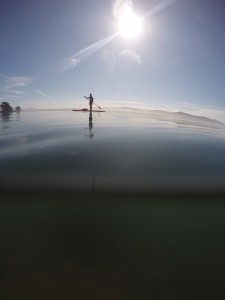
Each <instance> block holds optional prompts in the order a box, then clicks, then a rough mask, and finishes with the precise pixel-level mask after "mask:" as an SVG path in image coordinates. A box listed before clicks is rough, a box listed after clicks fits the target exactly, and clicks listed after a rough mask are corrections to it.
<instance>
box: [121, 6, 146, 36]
mask: <svg viewBox="0 0 225 300" xmlns="http://www.w3.org/2000/svg"><path fill="white" fill-rule="evenodd" d="M118 29H119V33H120V34H121V35H122V36H123V37H125V38H130V39H132V38H136V37H137V36H139V35H140V34H141V32H142V30H143V24H142V19H141V18H139V17H138V16H137V15H136V14H135V13H134V12H133V10H132V8H130V7H125V8H124V9H123V12H122V13H121V14H120V17H119V23H118Z"/></svg>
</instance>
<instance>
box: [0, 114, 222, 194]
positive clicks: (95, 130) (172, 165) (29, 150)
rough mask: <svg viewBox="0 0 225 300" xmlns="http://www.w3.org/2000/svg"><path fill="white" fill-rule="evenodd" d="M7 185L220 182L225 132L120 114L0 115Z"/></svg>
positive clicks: (150, 185)
mask: <svg viewBox="0 0 225 300" xmlns="http://www.w3.org/2000/svg"><path fill="white" fill-rule="evenodd" d="M1 121H2V123H1V127H2V130H1V135H0V164H1V170H0V178H1V182H3V183H4V184H5V185H7V184H9V185H11V184H13V185H20V186H51V187H54V186H55V187H59V186H64V187H67V186H68V187H73V188H78V187H82V188H84V189H91V188H93V183H94V185H95V189H96V190H97V189H99V190H101V189H102V188H122V189H123V188H126V189H133V188H140V189H141V188H143V189H146V188H164V187H176V188H180V187H196V186H197V187H200V186H205V185H206V186H208V187H209V186H214V187H217V186H222V185H223V184H224V180H225V156H224V149H225V138H224V136H223V132H220V131H217V130H213V129H212V130H210V129H207V128H200V127H194V126H192V127H190V126H189V127H187V126H178V125H177V124H175V123H174V122H159V121H158V122H157V121H156V120H152V119H150V118H148V117H147V116H141V115H138V114H137V115H132V114H125V113H115V112H114V113H110V112H108V113H107V112H106V113H93V115H92V119H90V116H89V113H83V112H81V113H80V112H72V111H62V112H60V111H37V112H21V113H20V114H12V115H10V116H8V117H7V116H5V117H4V118H1Z"/></svg>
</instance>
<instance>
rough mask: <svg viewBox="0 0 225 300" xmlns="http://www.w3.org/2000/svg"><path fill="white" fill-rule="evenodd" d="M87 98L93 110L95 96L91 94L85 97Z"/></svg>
mask: <svg viewBox="0 0 225 300" xmlns="http://www.w3.org/2000/svg"><path fill="white" fill-rule="evenodd" d="M85 98H86V99H88V100H89V106H90V111H92V104H93V102H94V98H93V96H92V94H90V95H89V97H85Z"/></svg>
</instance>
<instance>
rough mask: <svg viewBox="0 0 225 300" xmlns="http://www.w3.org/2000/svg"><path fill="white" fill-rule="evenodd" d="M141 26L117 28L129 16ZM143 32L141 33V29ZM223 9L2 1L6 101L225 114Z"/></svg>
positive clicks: (212, 3) (77, 0) (185, 2)
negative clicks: (125, 31) (128, 12)
mask: <svg viewBox="0 0 225 300" xmlns="http://www.w3.org/2000/svg"><path fill="white" fill-rule="evenodd" d="M124 7H129V8H131V9H132V12H133V13H134V14H136V16H137V17H139V20H141V22H142V30H140V33H139V34H137V36H136V37H133V38H128V37H127V36H124V35H122V34H121V32H120V31H119V29H118V24H119V21H120V20H121V19H120V18H121V14H120V13H121V11H122V8H124ZM134 27H135V26H134ZM224 28H225V2H224V0H162V1H159V0H139V1H135V0H133V1H132V0H114V1H113V0H73V1H72V0H38V1H34V0H20V1H16V0H3V1H1V9H0V101H8V102H9V103H10V104H11V105H12V106H16V105H20V106H21V108H32V107H34V108H57V107H59V108H60V107H65V108H66V107H73V108H75V107H85V106H86V105H87V103H85V101H86V100H85V99H84V97H83V96H84V95H86V96H88V95H89V93H92V94H93V96H94V98H95V101H96V103H97V104H99V105H102V106H132V107H150V108H151V107H152V108H164V109H166V108H168V109H171V108H174V109H175V110H176V109H181V110H183V111H185V110H189V111H191V110H200V109H202V108H204V109H205V111H206V110H215V111H217V112H219V111H221V110H225V55H224V54H225V34H224Z"/></svg>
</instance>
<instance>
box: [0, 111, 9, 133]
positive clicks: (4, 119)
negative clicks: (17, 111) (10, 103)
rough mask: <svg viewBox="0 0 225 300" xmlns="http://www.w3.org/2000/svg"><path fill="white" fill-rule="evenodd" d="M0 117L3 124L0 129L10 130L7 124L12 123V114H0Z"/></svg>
mask: <svg viewBox="0 0 225 300" xmlns="http://www.w3.org/2000/svg"><path fill="white" fill-rule="evenodd" d="M0 116H1V121H2V123H3V126H2V128H3V129H7V128H10V126H9V124H8V123H9V122H11V121H12V112H1V113H0Z"/></svg>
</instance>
